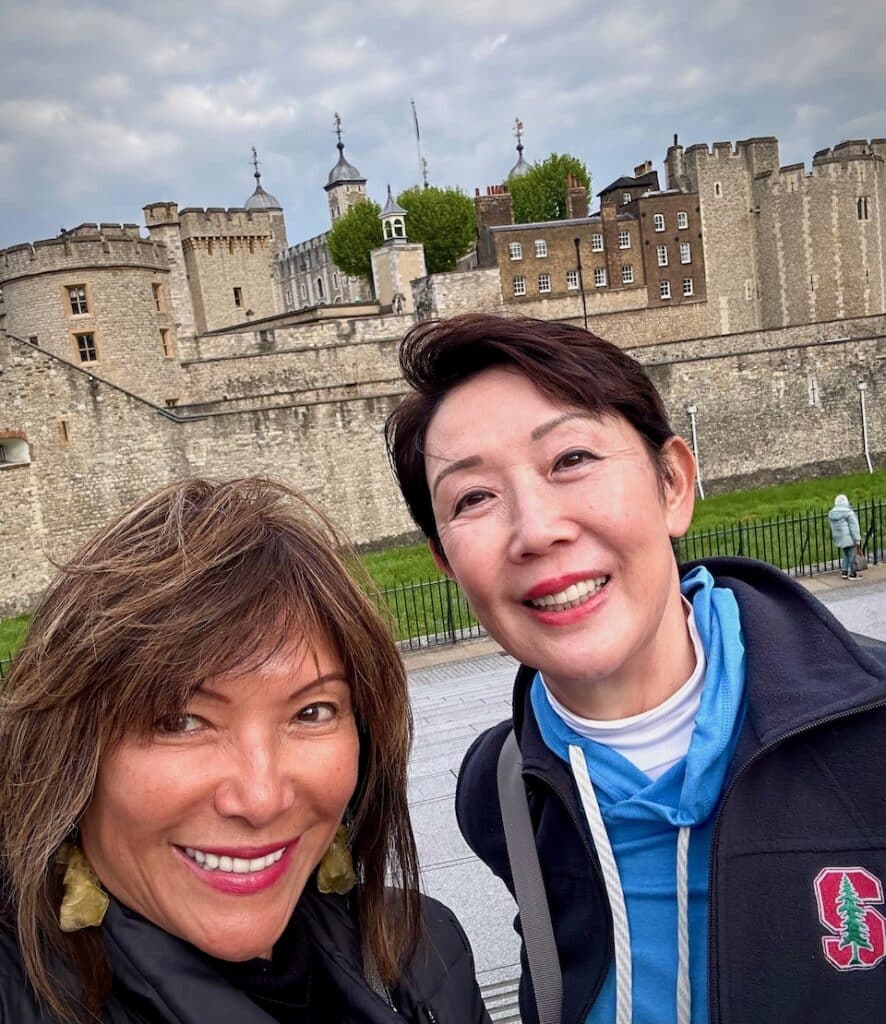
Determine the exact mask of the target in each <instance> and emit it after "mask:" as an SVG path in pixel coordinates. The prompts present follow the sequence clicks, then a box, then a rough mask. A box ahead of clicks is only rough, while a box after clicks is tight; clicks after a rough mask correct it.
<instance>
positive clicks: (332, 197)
mask: <svg viewBox="0 0 886 1024" xmlns="http://www.w3.org/2000/svg"><path fill="white" fill-rule="evenodd" d="M332 123H333V129H332V130H333V131H334V132H335V136H336V138H337V140H338V141H337V142H336V148H337V149H338V162H337V163H336V165H335V167H333V168H332V170H331V171H330V172H329V177H328V178H327V179H326V184H325V185H324V186H323V187H324V189H325V190H326V191H327V193H328V194H329V214H330V216H331V218H332V222H333V224H334V223H335V222H336V221H337V220H338V218H339V217H343V216H344V215H345V214H346V213H347V212H348V210H349V209H350V208H351V207H352V206H353V205H354V204H355V203H359V202H360V201H361V200H362V199H365V198H366V179H365V178H364V177H363V175H362V174H361V173H360V172H359V171H358V170H357V168H356V167H355V166H354V165H353V164H352V163H350V162H349V161H348V160H346V159H345V144H344V143H343V142H342V140H341V135H342V132H341V118H340V117H339V115H338V112H336V114H335V117H334V118H333V122H332Z"/></svg>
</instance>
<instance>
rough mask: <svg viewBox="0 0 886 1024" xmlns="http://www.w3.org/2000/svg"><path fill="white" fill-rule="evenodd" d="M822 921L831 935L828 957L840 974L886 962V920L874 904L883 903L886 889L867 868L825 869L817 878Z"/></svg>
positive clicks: (825, 942)
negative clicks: (882, 961)
mask: <svg viewBox="0 0 886 1024" xmlns="http://www.w3.org/2000/svg"><path fill="white" fill-rule="evenodd" d="M815 898H816V900H817V902H818V919H819V920H820V921H821V923H822V924H823V925H824V926H825V927H826V928H827V929H828V930H829V931H830V932H831V934H830V935H825V936H823V937H822V940H821V945H822V949H823V950H824V955H825V956H826V957H827V958H828V960H829V961H830V963H832V964H833V965H834V967H836V968H837V970H840V971H858V970H862V971H865V970H869V969H870V968H871V967H876V966H877V964H879V963H880V961H881V960H883V959H886V918H884V917H883V916H882V915H881V914H880V913H878V911H876V910H874V908H873V906H871V904H878V903H882V902H883V886H882V884H881V882H880V879H879V878H877V877H876V875H872V874H871V873H870V871H868V870H867V869H865V868H858V867H856V868H824V870H822V871H820V872H819V873H818V876H817V877H816V879H815Z"/></svg>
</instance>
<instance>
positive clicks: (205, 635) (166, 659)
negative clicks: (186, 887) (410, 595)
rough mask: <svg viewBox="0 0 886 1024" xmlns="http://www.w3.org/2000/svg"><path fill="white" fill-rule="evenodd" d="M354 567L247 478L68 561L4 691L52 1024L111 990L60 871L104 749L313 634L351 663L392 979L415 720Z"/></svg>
mask: <svg viewBox="0 0 886 1024" xmlns="http://www.w3.org/2000/svg"><path fill="white" fill-rule="evenodd" d="M343 556H344V557H343ZM347 561H349V549H348V548H347V546H345V545H344V543H343V541H342V539H341V537H340V536H339V535H338V534H337V533H336V532H335V530H334V528H333V527H332V526H331V524H330V523H329V522H328V520H326V519H325V518H324V517H323V516H322V515H321V514H320V513H319V512H318V511H317V510H316V509H315V508H313V507H312V506H311V505H310V504H308V502H307V501H305V499H303V498H302V497H301V496H300V495H299V494H297V493H296V492H295V491H293V490H291V489H290V488H288V487H286V486H284V485H283V484H278V483H274V482H272V481H270V480H266V479H262V478H250V479H244V480H234V481H230V482H228V483H221V484H213V483H207V482H206V481H203V480H185V481H182V482H180V483H176V484H172V485H171V486H168V487H165V488H164V489H163V490H161V491H159V492H158V493H156V494H153V495H151V496H150V497H148V498H146V499H145V500H144V501H142V502H140V503H139V504H138V505H136V506H135V507H134V508H131V509H129V510H128V511H127V512H125V513H124V514H123V515H122V516H120V517H119V518H118V519H117V520H116V521H115V522H113V523H111V524H110V526H108V527H106V528H105V529H103V530H101V531H100V532H99V533H98V534H96V536H95V537H93V538H92V540H90V541H89V542H88V543H87V544H86V545H85V546H84V547H83V548H82V549H81V550H80V551H79V552H78V553H77V554H76V555H75V556H74V557H73V558H72V559H71V560H70V561H69V562H68V563H67V564H66V565H64V566H63V567H62V568H61V571H60V572H59V575H58V577H57V579H56V580H55V581H54V583H53V584H52V585H51V586H50V588H49V589H48V591H47V592H46V594H45V595H44V597H43V599H42V600H41V602H40V604H39V606H38V607H37V609H36V612H35V614H34V618H33V621H32V623H31V627H30V629H29V631H28V636H27V639H26V641H25V644H24V646H23V648H22V649H21V651H19V653H18V654H17V655H16V658H15V660H14V662H13V666H12V669H11V671H10V673H9V677H8V678H7V679H6V680H5V685H4V688H3V693H2V697H0V885H2V894H3V896H4V897H5V900H6V907H5V914H4V916H5V917H6V919H7V924H8V925H11V926H13V927H15V928H16V929H17V933H18V942H19V948H20V950H21V955H22V960H23V963H24V966H25V970H26V973H27V975H28V979H29V981H30V983H31V985H32V986H33V988H34V990H35V991H36V992H37V994H38V996H39V997H40V999H41V1001H42V1002H43V1003H44V1004H45V1005H46V1006H47V1007H48V1008H50V1009H51V1010H52V1011H53V1013H54V1015H55V1016H56V1017H59V1018H61V1019H63V1020H68V1021H73V1020H86V1019H89V1020H93V1019H95V1018H94V1017H93V1016H92V1015H91V1012H90V1011H94V1012H98V1009H99V1007H100V1005H101V1003H102V1001H103V998H104V997H105V996H106V995H107V992H108V986H109V982H110V974H109V967H108V961H107V957H106V954H105V952H104V947H103V944H102V938H101V929H100V928H89V929H86V930H84V931H80V932H77V933H76V934H74V935H71V936H63V935H62V933H61V932H60V930H59V928H58V920H57V915H58V907H59V903H60V899H61V889H60V884H59V879H58V875H57V871H56V870H55V868H54V857H55V853H56V851H57V849H58V847H59V845H60V844H61V843H62V841H63V840H64V839H65V838H66V836H67V834H68V833H69V832H70V830H71V828H72V826H74V825H75V824H76V822H77V821H78V820H79V818H80V816H81V815H82V814H83V812H84V811H85V809H86V807H87V806H88V804H89V802H90V800H91V798H92V794H93V790H94V788H95V780H96V775H97V772H98V767H99V764H100V762H101V759H102V756H103V754H104V752H105V751H106V750H108V749H109V748H110V747H111V746H113V744H114V743H116V742H117V741H118V740H119V739H120V738H121V737H123V736H125V735H132V734H139V733H140V734H144V733H146V732H148V731H150V730H151V729H152V727H153V726H154V724H155V723H156V722H157V720H158V719H161V718H163V717H165V716H167V715H170V714H176V713H179V712H181V711H182V710H183V708H184V707H185V705H186V703H187V701H188V700H189V698H190V696H191V695H192V694H193V693H194V691H195V690H196V689H197V688H198V687H199V686H200V685H201V684H202V683H203V682H205V681H206V680H207V679H210V678H212V677H214V676H217V675H220V674H222V673H226V672H229V671H231V670H232V669H234V668H238V667H243V668H245V667H246V666H247V665H251V664H259V663H261V662H262V661H264V659H266V658H267V657H268V656H269V655H270V654H271V653H273V651H274V650H275V649H277V648H279V647H280V646H281V645H283V644H287V643H289V642H292V641H295V642H299V641H301V640H302V639H304V640H311V639H313V638H315V637H318V636H323V637H324V638H325V639H327V640H328V641H329V643H330V646H331V647H332V648H333V649H334V650H335V652H336V653H337V654H338V656H339V657H340V658H341V660H342V663H343V665H344V667H345V671H346V674H347V677H348V680H349V682H350V685H351V694H352V699H353V703H354V711H355V715H356V719H357V727H358V731H359V735H360V770H359V780H358V785H357V791H356V793H355V795H354V798H353V800H352V805H351V812H352V814H353V828H352V841H353V853H354V861H355V866H356V868H357V873H358V876H359V878H360V883H361V884H360V886H359V889H358V900H359V909H360V920H361V922H362V923H361V930H362V931H363V934H364V939H365V941H366V943H367V946H368V947H369V949H370V950H371V951H372V953H373V954H374V957H375V961H376V963H377V965H378V967H379V970H380V973H381V974H382V976H383V978H384V980H385V981H386V982H389V983H391V982H393V981H394V980H395V979H396V978H397V976H398V974H399V970H400V966H401V964H402V963H403V958H404V956H405V955H406V953H407V951H408V949H409V947H410V946H411V944H412V943H413V941H414V937H415V935H416V928H417V921H418V906H419V904H418V900H419V896H418V876H417V857H416V851H415V844H414V841H413V836H412V830H411V827H410V824H409V815H408V808H407V797H406V778H407V761H408V757H409V749H410V744H411V738H412V719H411V715H410V710H409V700H408V693H407V685H406V676H405V671H404V669H403V663H402V661H401V659H400V657H399V655H398V653H397V650H396V648H395V646H394V643H393V641H392V640H391V637H390V634H389V632H388V630H387V627H386V626H385V624H384V622H383V621H382V619H381V618H380V617H379V615H378V613H377V612H376V610H375V608H374V606H373V603H372V601H371V600H370V598H369V597H368V596H367V594H366V592H365V589H364V587H363V586H360V585H358V584H357V582H355V579H354V578H352V576H351V575H350V573H349V569H348V566H347V564H346V562H347ZM351 571H352V572H353V571H355V567H353V566H352V567H351ZM390 882H393V883H394V884H395V885H396V886H397V888H396V890H394V891H393V892H392V891H390V890H388V889H387V888H386V886H387V884H388V883H390ZM53 951H54V952H55V954H56V955H61V956H62V957H63V958H67V959H68V960H69V961H72V962H73V966H74V967H75V972H76V975H77V976H78V980H79V982H80V987H81V991H80V992H66V991H65V988H64V987H63V985H62V982H61V979H60V978H59V977H58V976H57V972H56V971H55V970H54V969H53V966H52V956H51V954H52V952H53ZM66 976H67V972H66Z"/></svg>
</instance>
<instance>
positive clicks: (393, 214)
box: [378, 185, 406, 245]
mask: <svg viewBox="0 0 886 1024" xmlns="http://www.w3.org/2000/svg"><path fill="white" fill-rule="evenodd" d="M378 216H379V219H380V220H381V228H382V234H383V235H384V239H385V245H397V244H402V243H404V242H406V211H405V210H404V209H403V207H402V206H400V204H399V203H398V202H397V200H396V199H394V197H393V195H392V194H391V186H390V185H388V201H387V202H386V203H385V208H384V209H383V210H382V211H381V213H380V214H379V215H378Z"/></svg>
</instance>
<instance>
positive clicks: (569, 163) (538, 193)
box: [508, 153, 591, 224]
mask: <svg viewBox="0 0 886 1024" xmlns="http://www.w3.org/2000/svg"><path fill="white" fill-rule="evenodd" d="M570 174H572V175H574V177H575V178H576V179H577V180H578V181H579V182H580V183H581V184H582V185H584V187H585V188H586V189H588V190H590V187H591V176H590V174H588V169H587V167H585V165H584V164H583V163H582V162H581V160H579V159H578V157H577V156H570V155H569V154H568V153H551V155H550V156H549V157H548V158H547V160H542V161H541V163H537V164H533V165H532V167H531V168H530V170H529V171H527V172H526V174H524V175H523V176H522V177H520V178H512V179H511V180H510V181H509V182H508V188H509V190H510V192H511V195H512V196H513V197H514V223H515V224H531V223H533V222H534V221H539V220H563V219H564V218H565V217H566V179H567V177H568V176H569V175H570Z"/></svg>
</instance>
